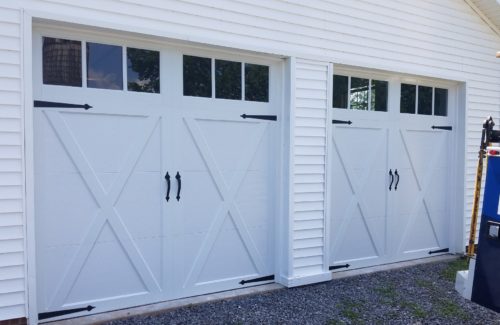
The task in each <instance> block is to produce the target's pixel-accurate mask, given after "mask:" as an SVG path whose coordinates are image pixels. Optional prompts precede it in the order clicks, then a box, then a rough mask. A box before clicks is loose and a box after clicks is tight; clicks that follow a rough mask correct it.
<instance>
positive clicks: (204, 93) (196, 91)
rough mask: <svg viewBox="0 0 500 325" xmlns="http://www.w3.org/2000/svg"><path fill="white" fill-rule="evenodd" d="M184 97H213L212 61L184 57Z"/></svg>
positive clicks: (188, 56) (195, 57) (196, 57)
mask: <svg viewBox="0 0 500 325" xmlns="http://www.w3.org/2000/svg"><path fill="white" fill-rule="evenodd" d="M183 79H184V85H183V86H184V96H194V97H212V59H210V58H202V57H198V56H190V55H184V57H183Z"/></svg>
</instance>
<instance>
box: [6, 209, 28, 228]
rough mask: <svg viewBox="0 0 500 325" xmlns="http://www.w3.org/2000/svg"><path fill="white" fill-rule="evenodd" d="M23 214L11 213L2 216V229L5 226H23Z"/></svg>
mask: <svg viewBox="0 0 500 325" xmlns="http://www.w3.org/2000/svg"><path fill="white" fill-rule="evenodd" d="M22 225H23V214H22V213H19V212H17V213H16V212H9V213H2V214H0V227H4V226H22Z"/></svg>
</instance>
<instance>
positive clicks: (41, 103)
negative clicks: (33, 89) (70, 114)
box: [33, 100, 92, 110]
mask: <svg viewBox="0 0 500 325" xmlns="http://www.w3.org/2000/svg"><path fill="white" fill-rule="evenodd" d="M33 106H34V107H57V108H83V109H84V110H88V109H89V108H92V106H90V105H89V104H83V105H79V104H68V103H57V102H46V101H43V100H35V101H34V102H33Z"/></svg>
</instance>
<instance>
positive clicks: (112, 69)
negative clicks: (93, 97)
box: [87, 43, 123, 89]
mask: <svg viewBox="0 0 500 325" xmlns="http://www.w3.org/2000/svg"><path fill="white" fill-rule="evenodd" d="M122 62H123V61H122V47H121V46H115V45H107V44H99V43H87V87H88V88H101V89H123V70H122V69H123V64H122Z"/></svg>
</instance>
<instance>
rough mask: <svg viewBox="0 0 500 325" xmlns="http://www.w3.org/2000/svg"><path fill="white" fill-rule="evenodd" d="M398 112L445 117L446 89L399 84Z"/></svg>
mask: <svg viewBox="0 0 500 325" xmlns="http://www.w3.org/2000/svg"><path fill="white" fill-rule="evenodd" d="M400 112H401V113H405V114H415V113H417V114H419V115H434V116H447V115H448V89H443V88H434V87H430V86H417V85H411V84H401V98H400Z"/></svg>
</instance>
